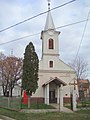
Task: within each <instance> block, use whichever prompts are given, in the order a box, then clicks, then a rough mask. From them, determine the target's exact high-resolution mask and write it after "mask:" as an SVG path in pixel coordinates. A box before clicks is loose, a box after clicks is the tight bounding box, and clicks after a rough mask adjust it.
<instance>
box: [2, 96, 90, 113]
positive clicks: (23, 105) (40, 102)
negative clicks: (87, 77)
mask: <svg viewBox="0 0 90 120" xmlns="http://www.w3.org/2000/svg"><path fill="white" fill-rule="evenodd" d="M28 100H29V99H28ZM28 100H27V99H23V98H22V97H12V98H11V97H1V96H0V107H2V108H8V109H11V110H16V111H19V110H21V109H28ZM51 104H52V105H51ZM54 104H57V103H56V102H55V103H54ZM54 104H53V103H50V105H46V104H44V99H43V98H42V99H36V98H34V99H30V109H56V108H55V107H54V106H53V105H54ZM64 106H65V107H68V108H69V109H71V103H64ZM88 108H90V98H84V99H82V100H80V101H77V109H88ZM57 109H59V104H57Z"/></svg>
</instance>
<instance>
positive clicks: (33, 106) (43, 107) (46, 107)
mask: <svg viewBox="0 0 90 120" xmlns="http://www.w3.org/2000/svg"><path fill="white" fill-rule="evenodd" d="M21 108H22V109H27V108H28V105H25V104H21ZM30 109H55V108H54V107H53V106H51V105H46V104H44V103H38V104H37V103H36V104H35V103H32V104H31V105H30Z"/></svg>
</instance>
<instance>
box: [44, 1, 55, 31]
mask: <svg viewBox="0 0 90 120" xmlns="http://www.w3.org/2000/svg"><path fill="white" fill-rule="evenodd" d="M49 29H55V26H54V22H53V19H52V16H51V12H50V0H48V14H47V19H46V24H45V28H44V30H49Z"/></svg>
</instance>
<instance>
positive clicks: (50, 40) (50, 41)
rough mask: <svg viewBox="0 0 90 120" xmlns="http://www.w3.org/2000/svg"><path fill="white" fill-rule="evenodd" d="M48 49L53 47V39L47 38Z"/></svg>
mask: <svg viewBox="0 0 90 120" xmlns="http://www.w3.org/2000/svg"><path fill="white" fill-rule="evenodd" d="M49 49H54V41H53V39H51V38H50V39H49Z"/></svg>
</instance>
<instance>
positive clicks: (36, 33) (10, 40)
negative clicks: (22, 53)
mask: <svg viewBox="0 0 90 120" xmlns="http://www.w3.org/2000/svg"><path fill="white" fill-rule="evenodd" d="M38 34H40V33H35V34H31V35H27V36H24V37H20V38H17V39H14V40H10V41H8V42H3V43H1V44H0V45H5V44H8V43H12V42H15V41H18V40H21V39H25V38H28V37H32V36H35V35H38Z"/></svg>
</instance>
